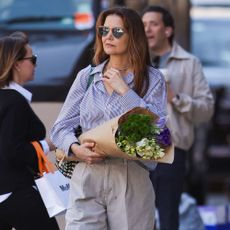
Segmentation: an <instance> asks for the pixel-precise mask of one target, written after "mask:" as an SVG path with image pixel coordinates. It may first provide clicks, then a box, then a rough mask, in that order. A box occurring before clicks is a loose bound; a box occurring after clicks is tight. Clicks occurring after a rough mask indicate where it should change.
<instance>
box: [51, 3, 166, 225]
mask: <svg viewBox="0 0 230 230" xmlns="http://www.w3.org/2000/svg"><path fill="white" fill-rule="evenodd" d="M94 51H95V53H94V57H93V61H94V64H95V65H96V66H95V67H93V68H92V67H91V66H88V67H86V68H84V69H82V70H81V71H80V72H79V73H78V75H77V77H76V79H75V81H74V83H73V85H72V87H71V89H70V91H69V93H68V96H67V98H66V100H65V103H64V105H63V108H62V110H61V112H60V114H59V116H58V118H57V120H56V122H55V124H54V126H53V128H52V130H51V140H52V141H53V142H54V143H55V145H56V146H57V147H58V148H60V149H62V150H64V152H65V153H66V154H67V155H69V154H71V153H72V154H74V155H75V156H76V157H77V159H78V160H79V163H78V164H77V165H76V167H75V170H74V172H73V175H72V178H71V184H70V200H69V206H68V209H67V213H66V230H80V229H84V230H106V229H110V230H117V229H119V230H128V229H129V230H140V229H145V230H152V229H153V227H154V210H155V198H154V197H155V195H154V190H153V187H152V183H151V181H150V178H149V171H148V170H147V169H146V168H145V165H143V164H141V163H140V162H138V161H133V160H126V159H121V158H110V157H105V158H104V157H102V156H101V155H100V154H99V153H97V152H94V148H93V147H94V143H91V142H87V143H84V144H80V143H79V141H78V139H77V137H76V136H75V129H76V128H77V127H78V126H79V125H80V126H81V127H82V131H83V132H85V131H87V130H89V129H92V128H94V127H96V126H98V125H101V124H102V123H104V122H106V121H108V120H110V119H112V118H114V117H116V116H119V115H121V114H122V113H124V112H127V111H129V110H130V109H132V108H134V107H143V108H148V109H149V110H150V111H152V112H154V113H155V114H157V115H158V116H159V117H165V116H166V104H167V97H166V86H165V82H164V79H163V76H162V75H161V74H160V72H159V71H158V70H156V69H154V68H152V67H151V66H150V58H149V52H148V43H147V39H146V36H145V31H144V26H143V23H142V21H141V17H140V16H139V15H138V14H137V13H136V12H135V11H134V10H131V9H129V8H125V7H116V8H111V9H108V10H106V11H103V12H102V13H101V14H100V15H99V17H98V19H97V22H96V40H95V45H94ZM90 75H93V81H92V82H91V84H90V85H89V86H88V87H87V84H88V81H89V78H90ZM153 164H155V163H153Z"/></svg>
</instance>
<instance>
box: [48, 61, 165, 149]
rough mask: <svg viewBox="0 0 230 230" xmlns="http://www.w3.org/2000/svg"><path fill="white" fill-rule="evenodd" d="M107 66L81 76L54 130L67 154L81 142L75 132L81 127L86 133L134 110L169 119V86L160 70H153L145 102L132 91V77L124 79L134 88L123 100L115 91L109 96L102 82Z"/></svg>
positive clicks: (54, 137) (55, 138) (57, 143)
mask: <svg viewBox="0 0 230 230" xmlns="http://www.w3.org/2000/svg"><path fill="white" fill-rule="evenodd" d="M105 63H106V61H105V62H103V63H102V64H100V65H98V66H96V67H93V69H92V67H91V66H88V67H86V68H84V69H82V70H81V71H80V72H79V73H78V75H77V77H76V79H75V81H74V83H73V85H72V86H71V88H70V91H69V93H68V95H67V98H66V100H65V102H64V105H63V107H62V109H61V111H60V114H59V116H58V118H57V120H56V122H55V124H54V126H53V128H52V130H51V140H52V142H53V143H54V145H55V146H57V147H58V148H60V149H62V150H64V151H65V153H66V154H68V151H69V148H70V146H71V144H72V143H74V142H76V141H77V138H76V137H75V132H74V131H75V129H76V128H77V127H78V125H80V126H81V127H82V130H83V132H85V131H87V130H89V129H92V128H94V127H96V126H98V125H100V124H102V123H104V122H105V121H108V120H110V119H112V118H114V117H116V116H119V115H121V114H122V113H124V112H127V111H128V110H130V109H132V108H134V107H143V108H148V109H149V110H150V111H152V112H154V113H155V114H157V115H158V116H159V117H165V116H166V104H167V96H166V86H165V81H164V78H163V76H162V75H161V73H160V72H159V71H158V70H156V69H154V68H153V67H149V77H150V84H149V89H148V91H147V93H146V95H145V96H144V97H143V98H141V97H140V96H138V95H137V93H136V92H135V91H134V90H132V88H133V77H134V76H133V74H132V73H128V74H127V76H125V77H124V80H125V82H126V83H127V85H128V86H129V87H130V89H129V90H128V92H127V93H126V94H125V95H123V96H121V95H119V94H118V93H116V92H115V91H114V92H113V93H112V94H111V95H109V94H108V93H107V91H106V89H105V87H104V83H103V81H102V77H103V76H102V71H103V68H104V65H105ZM90 74H93V75H94V78H93V82H92V83H91V84H90V86H89V87H88V88H87V83H88V80H89V75H90Z"/></svg>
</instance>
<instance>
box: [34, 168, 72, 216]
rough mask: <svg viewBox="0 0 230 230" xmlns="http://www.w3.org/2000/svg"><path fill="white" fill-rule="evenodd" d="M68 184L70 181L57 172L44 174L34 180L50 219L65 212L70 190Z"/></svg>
mask: <svg viewBox="0 0 230 230" xmlns="http://www.w3.org/2000/svg"><path fill="white" fill-rule="evenodd" d="M69 182H70V180H69V179H68V178H67V177H65V176H63V175H62V174H61V173H60V172H59V171H55V172H54V173H45V174H44V175H43V176H42V177H40V178H38V179H36V180H35V183H36V185H37V187H38V190H39V192H40V194H41V197H42V200H43V202H44V204H45V206H46V209H47V211H48V214H49V216H50V217H53V216H56V215H58V214H61V213H63V212H64V211H66V209H67V204H68V197H69V188H70V184H69Z"/></svg>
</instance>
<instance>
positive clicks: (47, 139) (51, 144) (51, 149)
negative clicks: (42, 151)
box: [45, 137, 56, 152]
mask: <svg viewBox="0 0 230 230" xmlns="http://www.w3.org/2000/svg"><path fill="white" fill-rule="evenodd" d="M45 141H46V142H47V144H48V146H49V150H50V152H51V151H54V150H55V149H56V147H55V145H54V144H53V143H52V142H51V140H50V139H49V138H48V137H46V139H45Z"/></svg>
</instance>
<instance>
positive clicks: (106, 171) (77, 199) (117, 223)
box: [65, 158, 155, 230]
mask: <svg viewBox="0 0 230 230" xmlns="http://www.w3.org/2000/svg"><path fill="white" fill-rule="evenodd" d="M154 214H155V194H154V190H153V186H152V183H151V181H150V179H149V172H148V171H147V170H146V169H144V168H143V167H141V166H140V165H139V164H137V163H136V162H135V161H127V160H124V159H119V158H113V159H111V158H108V159H106V160H104V161H103V162H101V163H98V164H93V165H87V164H85V163H83V162H81V163H78V164H77V166H76V168H75V170H74V174H73V177H72V179H71V185H70V200H69V207H68V210H67V212H66V228H65V229H66V230H153V228H154Z"/></svg>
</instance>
